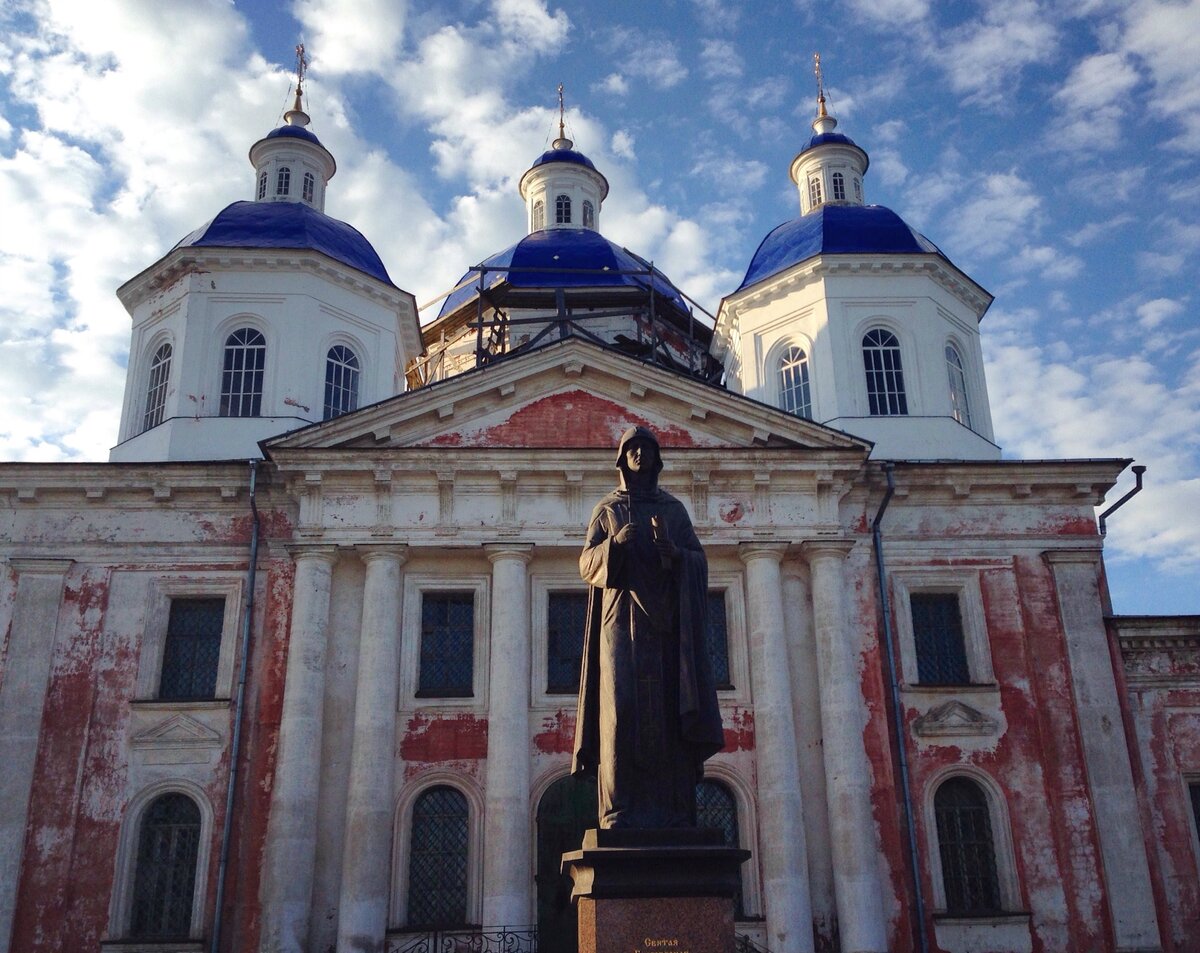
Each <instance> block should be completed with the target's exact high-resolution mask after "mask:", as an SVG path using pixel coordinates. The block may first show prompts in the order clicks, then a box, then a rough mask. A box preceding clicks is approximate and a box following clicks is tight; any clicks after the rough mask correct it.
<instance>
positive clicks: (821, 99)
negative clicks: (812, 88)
mask: <svg viewBox="0 0 1200 953" xmlns="http://www.w3.org/2000/svg"><path fill="white" fill-rule="evenodd" d="M813 72H814V73H816V75H817V118H818V119H824V118H825V117H826V116H828V115H829V113H827V112H826V111H825V77H824V76H822V75H821V54H820V53H814V54H813Z"/></svg>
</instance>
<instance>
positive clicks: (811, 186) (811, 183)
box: [808, 175, 822, 208]
mask: <svg viewBox="0 0 1200 953" xmlns="http://www.w3.org/2000/svg"><path fill="white" fill-rule="evenodd" d="M821 202H822V194H821V180H820V178H818V177H817V176H815V175H814V176H812V177H811V178H810V179H809V180H808V204H809V205H811V206H812V207H813V208H816V207H817V206H818V205H820V204H821Z"/></svg>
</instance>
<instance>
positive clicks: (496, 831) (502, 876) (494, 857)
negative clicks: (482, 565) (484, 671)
mask: <svg viewBox="0 0 1200 953" xmlns="http://www.w3.org/2000/svg"><path fill="white" fill-rule="evenodd" d="M486 549H487V554H488V559H490V560H491V561H492V598H491V606H492V638H491V645H490V650H489V651H490V657H491V672H490V674H489V677H488V756H487V785H486V787H485V789H484V799H485V803H484V812H485V813H484V835H483V925H484V926H485V927H486V926H520V925H522V924H525V923H528V922H529V921H530V918H531V916H532V915H533V904H532V883H533V870H532V865H531V854H530V843H529V842H530V837H531V835H530V830H529V771H530V767H529V759H530V754H529V744H530V742H529V694H530V672H529V669H530V631H529V580H528V574H527V572H526V568H525V567H526V565H527V564H528V562H529V559H530V550H531V549H532V547H531V546H517V545H509V544H502V543H496V544H493V545H490V546H487V547H486Z"/></svg>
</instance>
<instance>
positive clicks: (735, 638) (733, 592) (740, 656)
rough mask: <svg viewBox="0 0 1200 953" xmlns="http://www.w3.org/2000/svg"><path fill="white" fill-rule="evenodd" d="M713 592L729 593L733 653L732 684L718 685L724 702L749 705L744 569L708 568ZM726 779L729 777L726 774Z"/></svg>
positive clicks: (727, 623) (729, 641)
mask: <svg viewBox="0 0 1200 953" xmlns="http://www.w3.org/2000/svg"><path fill="white" fill-rule="evenodd" d="M708 590H709V592H716V591H722V592H724V593H725V640H726V644H725V651H726V652H727V654H728V656H729V681H730V682H731V683H732V685H733V687H732V688H719V689H717V697H718V698H719V699H720V700H721V702H722V704H724V703H726V702H728V703H730V704H735V703H736V704H743V705H748V704H750V701H751V696H750V662H749V657H748V652H749V645H748V643H747V636H746V593H745V586H744V577H743V576H742V574H741V573H740V572H737V571H736V570H734V571H728V570H722V569H713V568H712V567H711V566H710V567H709V570H708ZM722 780H725V781H728V778H725V777H724V776H722Z"/></svg>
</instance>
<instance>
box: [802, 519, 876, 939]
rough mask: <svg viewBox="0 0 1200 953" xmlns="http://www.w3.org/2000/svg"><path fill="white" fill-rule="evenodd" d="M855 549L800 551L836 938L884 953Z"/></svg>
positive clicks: (818, 546) (828, 544) (815, 545)
mask: <svg viewBox="0 0 1200 953" xmlns="http://www.w3.org/2000/svg"><path fill="white" fill-rule="evenodd" d="M852 547H853V543H852V542H851V541H850V540H813V541H809V542H806V543H804V546H803V552H804V555H805V556H806V557H807V558H808V565H809V569H810V572H811V576H812V601H813V621H814V624H815V627H816V634H817V661H818V666H819V670H820V671H819V677H820V689H821V724H822V726H823V727H824V730H825V745H824V748H825V781H826V796H827V798H828V804H829V822H830V827H831V828H832V835H833V844H834V848H833V883H834V893H835V897H836V901H837V912H838V931H839V935H840V937H841V943H842V950H843V951H844V953H887V928H886V923H885V920H884V915H883V895H882V892H881V890H880V884H879V859H878V848H877V846H876V841H875V819H874V816H873V814H872V811H871V764H870V761H869V760H868V758H867V749H866V746H865V744H864V742H863V731H864V730H865V729H866V726H867V701H866V699H865V698H864V697H863V691H862V673H861V671H860V670H859V669H860V666H859V664H858V658H859V650H860V646H859V645H858V640H857V639H856V638H854V637H853V635H852V633H851V632H850V631H849V630H848V628H847V626H846V611H845V605H844V600H845V581H844V575H845V572H844V565H845V559H846V554H847V553H849V552H850V550H851V548H852Z"/></svg>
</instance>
